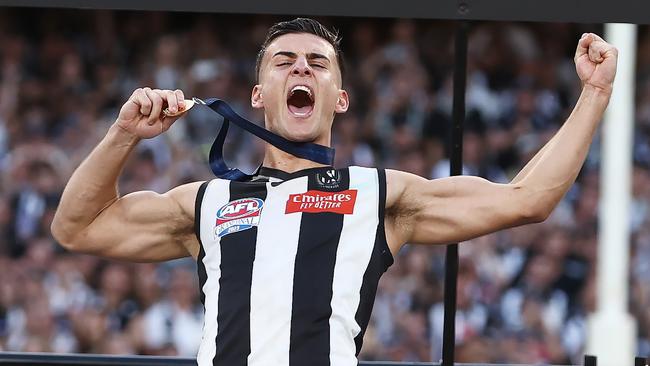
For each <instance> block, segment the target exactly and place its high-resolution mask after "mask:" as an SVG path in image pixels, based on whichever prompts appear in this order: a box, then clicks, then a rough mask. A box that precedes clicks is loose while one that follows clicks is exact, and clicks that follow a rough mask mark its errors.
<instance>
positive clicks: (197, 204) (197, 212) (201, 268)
mask: <svg viewBox="0 0 650 366" xmlns="http://www.w3.org/2000/svg"><path fill="white" fill-rule="evenodd" d="M208 183H209V182H203V183H202V184H201V186H200V187H199V191H198V192H197V193H196V201H194V234H196V238H197V239H198V240H199V257H198V258H197V259H196V264H197V270H198V272H199V289H200V291H201V304H203V307H204V308H205V292H203V285H205V281H207V280H208V274H207V272H206V270H205V264H204V263H203V258H205V250H204V249H203V242H201V203H202V202H203V196H204V195H205V189H206V188H207V187H208Z"/></svg>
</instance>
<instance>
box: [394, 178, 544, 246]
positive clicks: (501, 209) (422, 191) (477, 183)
mask: <svg viewBox="0 0 650 366" xmlns="http://www.w3.org/2000/svg"><path fill="white" fill-rule="evenodd" d="M402 174H406V173H402ZM398 179H399V181H398V184H397V186H400V185H401V186H402V190H401V192H399V193H400V194H399V196H398V197H395V201H394V202H393V205H394V207H393V208H392V209H390V210H389V212H394V218H393V220H394V222H395V224H394V225H393V227H394V229H395V230H396V231H397V232H398V234H399V236H400V237H401V238H402V240H403V241H404V242H408V243H413V244H448V243H454V242H459V241H464V240H468V239H471V238H475V237H478V236H481V235H485V234H488V233H491V232H494V231H497V230H501V229H504V228H508V227H512V226H517V225H521V224H525V223H528V222H532V221H534V220H533V219H532V218H531V217H530V215H528V214H527V212H528V209H527V207H526V204H525V202H526V201H527V200H526V197H525V194H526V193H525V192H524V191H522V190H521V188H520V187H519V186H517V185H513V184H497V183H492V182H490V181H488V180H485V179H483V178H479V177H472V176H457V177H448V178H441V179H436V180H427V179H424V178H421V177H417V176H414V175H411V174H407V175H404V176H402V175H401V174H400V175H399V177H398ZM400 230H402V231H404V232H401V233H400V232H399V231H400Z"/></svg>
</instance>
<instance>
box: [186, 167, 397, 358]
mask: <svg viewBox="0 0 650 366" xmlns="http://www.w3.org/2000/svg"><path fill="white" fill-rule="evenodd" d="M260 174H261V175H264V176H267V177H269V178H268V179H264V180H262V181H252V182H235V181H228V180H221V179H214V180H211V181H209V182H206V183H204V184H203V185H202V186H201V188H200V189H199V193H198V195H197V200H196V231H197V236H198V238H199V241H200V243H201V248H200V253H199V257H198V271H199V280H200V284H201V300H202V302H203V305H204V307H205V324H204V327H203V336H202V340H201V346H200V349H199V353H198V356H197V357H198V364H199V366H206V365H218V366H239V365H248V366H258V365H259V366H270V365H277V366H299V365H300V366H303V365H313V366H321V365H333V366H347V365H350V366H351V365H357V363H358V361H357V358H356V356H357V355H358V354H359V351H360V349H361V343H362V338H363V334H364V332H365V329H366V326H367V325H368V321H369V319H370V312H371V310H372V305H373V303H374V298H375V293H376V289H377V282H378V281H379V278H380V277H381V275H382V274H383V273H384V272H385V271H386V269H387V268H388V267H389V266H390V265H391V264H392V263H393V257H392V255H391V253H390V250H389V249H388V245H387V243H386V236H385V232H384V207H385V202H386V177H385V173H384V171H383V170H379V169H371V168H361V167H350V168H345V169H338V170H335V169H333V168H312V169H305V170H302V171H299V172H296V173H292V174H287V173H284V172H280V171H277V170H273V169H265V168H262V169H261V170H260ZM278 178H280V179H278Z"/></svg>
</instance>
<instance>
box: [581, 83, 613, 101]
mask: <svg viewBox="0 0 650 366" xmlns="http://www.w3.org/2000/svg"><path fill="white" fill-rule="evenodd" d="M612 90H613V88H612V86H609V87H606V88H603V87H598V86H594V85H591V84H584V85H583V86H582V93H583V94H584V95H585V96H588V97H593V98H598V99H603V100H607V101H609V98H610V97H611V96H612Z"/></svg>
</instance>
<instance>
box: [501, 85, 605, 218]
mask: <svg viewBox="0 0 650 366" xmlns="http://www.w3.org/2000/svg"><path fill="white" fill-rule="evenodd" d="M609 96H610V94H609V92H604V91H602V90H599V89H597V88H593V87H589V86H588V87H585V88H584V89H583V91H582V93H581V94H580V97H579V99H578V102H577V103H576V106H575V108H574V109H573V112H572V113H571V115H570V116H569V118H568V119H567V121H566V122H565V123H564V125H563V126H562V128H561V129H560V130H559V131H558V133H557V134H556V135H555V136H554V137H553V138H552V139H551V141H549V142H548V143H547V145H546V146H545V147H544V148H543V149H542V150H541V151H540V152H539V153H538V154H537V155H536V156H535V158H534V159H533V160H535V161H531V163H529V164H528V165H527V166H526V167H525V168H524V170H526V168H527V169H528V170H527V172H522V173H523V174H522V173H520V174H519V175H518V177H520V176H521V177H520V179H519V180H518V181H516V182H515V181H514V180H513V182H515V183H516V184H519V185H521V186H522V187H523V188H526V190H527V191H528V192H529V193H530V194H531V196H530V197H531V199H532V202H531V204H534V205H539V208H540V210H542V212H544V213H546V214H550V212H551V211H552V210H553V208H554V207H555V206H556V205H557V203H558V202H559V201H560V200H561V199H562V197H563V196H564V194H565V193H566V192H567V190H568V189H569V188H570V187H571V185H572V184H573V182H574V181H575V179H576V177H577V176H578V173H579V172H580V169H581V168H582V165H583V163H584V161H585V159H586V157H587V153H588V152H589V146H590V145H591V142H592V140H593V137H594V134H595V133H596V130H597V129H598V125H599V122H600V120H601V119H602V117H603V113H604V111H605V108H606V107H607V103H608V102H609ZM516 179H517V178H515V180H516Z"/></svg>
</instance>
